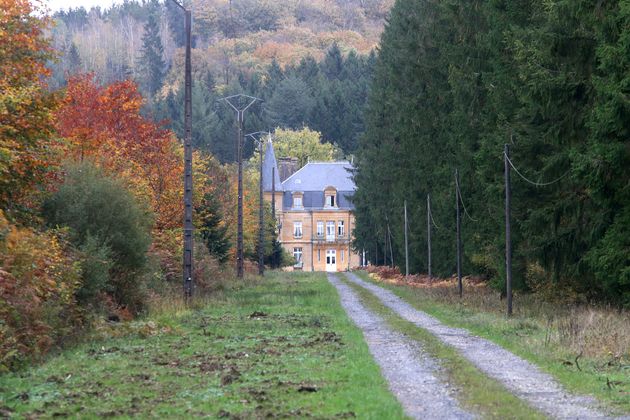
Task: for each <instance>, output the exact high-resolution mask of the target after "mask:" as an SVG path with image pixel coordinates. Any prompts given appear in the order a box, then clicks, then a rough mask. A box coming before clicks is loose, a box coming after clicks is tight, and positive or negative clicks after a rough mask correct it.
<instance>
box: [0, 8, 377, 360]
mask: <svg viewBox="0 0 630 420" xmlns="http://www.w3.org/2000/svg"><path fill="white" fill-rule="evenodd" d="M359 3H360V4H361V5H360V6H357V5H358V4H359ZM359 3H357V5H355V4H352V7H350V6H349V4H348V5H345V2H339V4H337V3H334V2H328V1H324V2H321V3H320V2H312V3H309V4H302V2H295V3H292V2H286V3H285V4H280V5H278V4H275V3H273V2H267V1H263V0H260V1H243V2H234V4H232V2H229V3H228V2H220V1H207V2H197V3H193V4H188V5H189V6H190V7H193V8H194V10H195V25H194V48H193V54H192V55H193V63H194V65H193V77H194V81H193V82H194V83H193V97H192V100H193V110H194V111H193V133H194V135H193V143H194V149H195V151H194V159H193V160H194V166H193V176H194V182H195V184H194V185H195V189H194V199H193V201H194V215H193V220H194V223H195V232H196V240H195V249H194V256H195V261H194V267H195V271H194V278H195V285H196V288H197V290H198V291H199V292H200V293H202V294H203V293H207V292H210V291H212V290H215V289H217V288H220V287H221V284H222V282H223V281H226V279H229V278H231V276H232V272H233V266H234V261H235V249H234V248H235V245H234V244H235V236H236V225H237V223H236V214H237V211H236V202H237V193H236V190H237V174H236V165H235V164H234V155H235V141H234V139H235V135H236V132H235V125H234V116H233V114H232V110H231V109H230V108H229V107H228V106H227V105H226V104H225V103H224V102H222V101H221V98H222V97H224V96H227V95H230V94H232V93H247V94H250V95H256V96H258V97H259V98H260V99H261V101H259V102H260V103H261V105H258V106H256V107H254V108H253V109H252V112H251V113H250V114H248V115H247V118H246V125H245V128H246V130H248V131H246V132H251V131H260V130H265V131H269V132H270V134H271V135H272V136H273V137H274V142H275V145H276V155H277V156H278V157H288V156H291V155H292V154H293V151H294V150H295V148H296V145H298V144H299V145H300V146H302V147H300V150H303V151H306V150H308V154H306V155H303V156H298V157H299V159H300V162H302V164H304V163H305V162H306V161H308V159H310V158H313V159H323V160H331V159H334V158H341V157H343V156H345V155H348V154H351V153H353V151H354V149H355V148H356V144H357V141H358V138H359V136H360V135H361V133H362V131H363V119H362V118H363V117H362V107H363V103H364V102H365V101H366V100H367V85H368V80H369V78H370V75H371V71H372V70H371V69H372V66H373V63H374V61H375V55H374V53H372V49H373V47H374V46H375V43H376V42H377V38H378V34H379V33H380V30H382V26H383V18H384V16H385V13H386V8H387V6H386V3H385V2H381V1H362V2H359ZM346 6H348V7H346ZM173 7H176V6H174V5H173V4H171V3H169V2H165V3H159V2H156V1H150V2H142V3H137V2H124V3H123V4H121V5H115V6H113V7H111V8H110V9H106V10H102V9H100V8H93V9H91V10H89V11H86V10H85V9H83V8H79V9H70V10H67V11H59V12H56V13H54V14H52V15H51V14H49V13H47V11H46V10H45V8H44V7H43V6H41V5H39V4H36V3H31V2H30V1H29V0H7V1H5V2H4V3H2V9H1V13H0V24H1V28H2V31H0V371H4V370H7V369H8V370H14V369H19V368H21V367H23V366H25V365H26V364H28V363H30V362H31V361H33V360H38V359H41V358H42V357H43V356H45V355H46V354H48V353H49V352H50V351H51V350H53V349H57V348H60V347H62V346H63V345H64V344H67V343H70V342H74V341H76V340H79V339H80V338H81V337H84V336H86V335H89V334H91V333H92V332H93V331H96V330H98V328H99V326H102V325H103V322H106V321H107V320H108V319H109V320H116V321H117V320H121V321H127V320H131V319H134V318H136V317H139V316H142V315H143V314H146V312H147V308H148V307H149V306H150V305H152V304H153V305H157V306H159V305H160V304H159V303H156V302H161V299H166V300H167V301H168V299H174V296H180V289H181V284H180V282H181V272H182V267H181V261H182V240H181V238H182V222H181V221H182V219H183V197H182V196H183V191H182V174H183V165H184V162H183V146H182V143H181V138H182V137H183V127H182V125H183V121H182V120H183V88H182V80H183V72H182V71H181V67H182V66H181V63H182V62H183V57H184V48H182V30H183V16H182V15H180V14H178V13H180V11H179V10H178V9H176V8H175V9H174V8H173ZM228 17H229V19H228ZM226 19H227V20H226ZM288 52H291V54H289V55H287V54H286V53H288ZM225 60H227V61H225ZM340 111H342V112H340ZM304 146H307V147H304ZM245 152H246V153H245V158H246V159H247V161H246V164H245V177H244V178H245V181H244V190H245V194H244V251H245V257H246V259H248V260H250V259H252V260H253V259H254V258H255V256H256V255H257V249H258V247H260V246H262V247H263V249H264V254H265V259H266V262H267V263H271V262H274V264H290V263H291V261H292V259H291V258H292V257H290V256H288V255H285V254H283V253H282V251H281V248H280V246H279V244H278V242H277V241H276V240H275V239H274V232H275V229H276V226H275V224H274V222H273V221H272V217H271V209H270V206H269V205H266V206H264V214H265V219H264V222H265V225H264V227H265V232H266V234H265V242H264V243H262V244H259V243H258V239H257V238H258V207H259V203H258V179H259V178H258V172H257V164H256V162H257V161H258V159H259V156H258V154H257V150H256V148H255V146H254V143H253V142H251V141H250V140H249V139H248V141H247V142H246V149H245ZM272 257H273V258H272ZM252 265H253V263H249V262H248V263H247V265H246V269H248V270H249V271H252V270H253V267H252Z"/></svg>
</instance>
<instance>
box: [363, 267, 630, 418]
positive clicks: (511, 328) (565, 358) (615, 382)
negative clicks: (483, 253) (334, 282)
mask: <svg viewBox="0 0 630 420" xmlns="http://www.w3.org/2000/svg"><path fill="white" fill-rule="evenodd" d="M355 274H357V275H358V276H359V277H360V278H361V279H363V280H365V281H367V282H370V283H372V284H375V285H378V286H380V287H383V288H385V289H388V290H390V291H392V292H393V293H395V294H396V295H397V296H399V297H400V298H402V299H404V300H405V301H406V302H407V303H409V304H410V305H412V306H413V307H414V308H416V309H419V310H421V311H423V312H426V313H427V314H429V315H431V316H434V317H435V318H436V319H438V320H439V321H440V322H442V323H444V324H445V325H448V326H451V327H457V328H464V329H466V330H468V331H470V332H471V333H472V334H475V335H477V336H480V337H483V338H485V339H487V340H490V341H492V342H494V343H496V344H498V345H500V346H501V347H503V348H505V349H507V350H509V351H511V352H512V353H514V354H516V355H518V356H520V357H522V358H524V359H526V360H528V361H529V362H531V363H533V364H535V365H537V366H538V367H540V368H541V369H542V370H543V371H544V372H547V373H549V374H550V375H552V376H553V377H554V378H555V379H556V380H557V381H558V382H559V383H560V384H562V386H564V387H565V388H566V389H567V390H568V391H570V392H574V393H580V394H586V395H592V396H594V397H596V398H597V399H598V400H600V401H601V402H603V403H604V404H605V406H606V407H608V408H609V409H610V410H612V411H613V412H615V413H617V414H621V415H623V414H626V415H627V414H628V413H630V366H628V365H623V364H621V363H610V362H608V361H606V360H600V359H593V358H588V357H586V356H584V357H580V358H579V361H578V364H579V368H578V366H577V365H576V363H575V359H576V356H577V354H575V353H571V352H569V351H568V350H567V348H566V347H565V346H562V345H561V344H560V343H555V344H554V343H551V342H550V340H549V339H548V335H549V334H550V331H549V329H548V328H547V327H546V325H545V324H546V321H545V320H543V319H537V318H532V317H528V316H523V315H519V314H515V315H514V316H513V317H511V318H507V317H506V316H505V315H504V314H502V313H497V312H495V311H493V310H487V311H485V310H481V309H479V308H476V307H473V305H469V304H468V303H467V295H468V294H472V293H476V290H474V289H469V290H465V291H464V298H463V300H462V301H461V302H458V303H453V302H451V301H450V300H449V301H448V302H446V301H444V302H442V301H440V298H436V297H433V296H432V295H431V292H430V291H429V292H427V291H425V290H423V289H422V288H414V287H409V286H404V285H394V284H389V283H386V282H379V281H375V280H374V279H372V278H371V277H370V276H369V275H368V274H367V273H366V272H364V271H357V272H355ZM470 298H471V299H472V298H473V297H472V296H471V297H470ZM445 299H450V298H445ZM519 304H520V302H518V301H517V302H516V303H515V305H519ZM528 309H529V312H532V313H535V312H536V311H535V310H534V308H528ZM611 333H614V332H611ZM629 351H630V349H629ZM609 360H612V361H614V359H613V357H612V355H611V359H609Z"/></svg>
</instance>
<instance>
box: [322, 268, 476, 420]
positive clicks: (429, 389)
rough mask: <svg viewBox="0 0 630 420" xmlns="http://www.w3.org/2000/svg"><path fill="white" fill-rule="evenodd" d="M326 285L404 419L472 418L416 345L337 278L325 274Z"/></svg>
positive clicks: (436, 366)
mask: <svg viewBox="0 0 630 420" xmlns="http://www.w3.org/2000/svg"><path fill="white" fill-rule="evenodd" d="M328 281H329V282H330V283H332V284H333V285H334V286H335V287H336V288H337V292H338V293H339V296H340V298H341V305H342V306H343V308H344V310H345V311H346V313H347V314H348V316H349V317H350V319H352V321H353V322H354V323H355V324H356V325H357V326H358V327H359V328H360V329H361V330H362V331H363V335H364V337H365V341H366V342H367V344H368V348H369V349H370V353H371V354H372V356H373V357H374V360H375V361H376V363H378V365H379V366H380V368H381V372H382V374H383V376H384V377H385V379H386V380H387V382H388V384H389V388H390V390H391V391H392V393H393V394H394V395H395V396H396V398H397V399H398V400H399V401H400V403H401V405H402V406H403V408H404V410H405V413H406V414H407V415H409V416H410V417H412V418H415V419H472V418H474V415H473V414H471V413H469V412H467V411H464V410H462V409H461V408H460V407H459V404H458V402H457V401H456V400H455V398H454V397H453V394H454V391H453V389H452V387H451V386H450V385H449V384H448V383H446V382H444V381H442V380H441V379H439V378H438V377H437V375H436V374H438V373H439V369H440V367H439V364H438V363H437V361H435V360H434V359H432V358H431V357H429V356H428V355H427V354H426V353H424V352H423V351H422V348H421V347H420V345H419V344H418V343H417V342H415V341H413V340H410V339H408V338H407V337H405V336H404V335H403V334H401V333H398V332H395V331H393V330H392V329H391V328H390V327H389V326H388V325H387V324H386V323H385V321H383V319H381V318H380V317H379V316H377V315H376V314H374V313H373V312H372V311H370V310H369V309H367V308H366V307H365V306H364V305H363V304H362V303H361V300H360V299H359V297H358V296H357V294H356V293H355V292H354V291H353V290H352V288H351V287H350V286H348V285H346V284H344V283H343V282H342V281H340V280H339V279H338V278H337V275H335V274H328Z"/></svg>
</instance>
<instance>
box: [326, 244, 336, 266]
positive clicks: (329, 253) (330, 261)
mask: <svg viewBox="0 0 630 420" xmlns="http://www.w3.org/2000/svg"><path fill="white" fill-rule="evenodd" d="M326 271H337V251H336V250H334V249H327V250H326Z"/></svg>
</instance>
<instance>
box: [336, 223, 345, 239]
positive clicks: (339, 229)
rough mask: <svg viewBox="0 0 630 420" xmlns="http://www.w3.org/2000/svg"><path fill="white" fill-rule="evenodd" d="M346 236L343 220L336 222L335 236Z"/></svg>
mask: <svg viewBox="0 0 630 420" xmlns="http://www.w3.org/2000/svg"><path fill="white" fill-rule="evenodd" d="M345 234H346V226H345V223H344V221H343V220H339V221H338V222H337V235H339V236H343V235H345Z"/></svg>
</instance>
